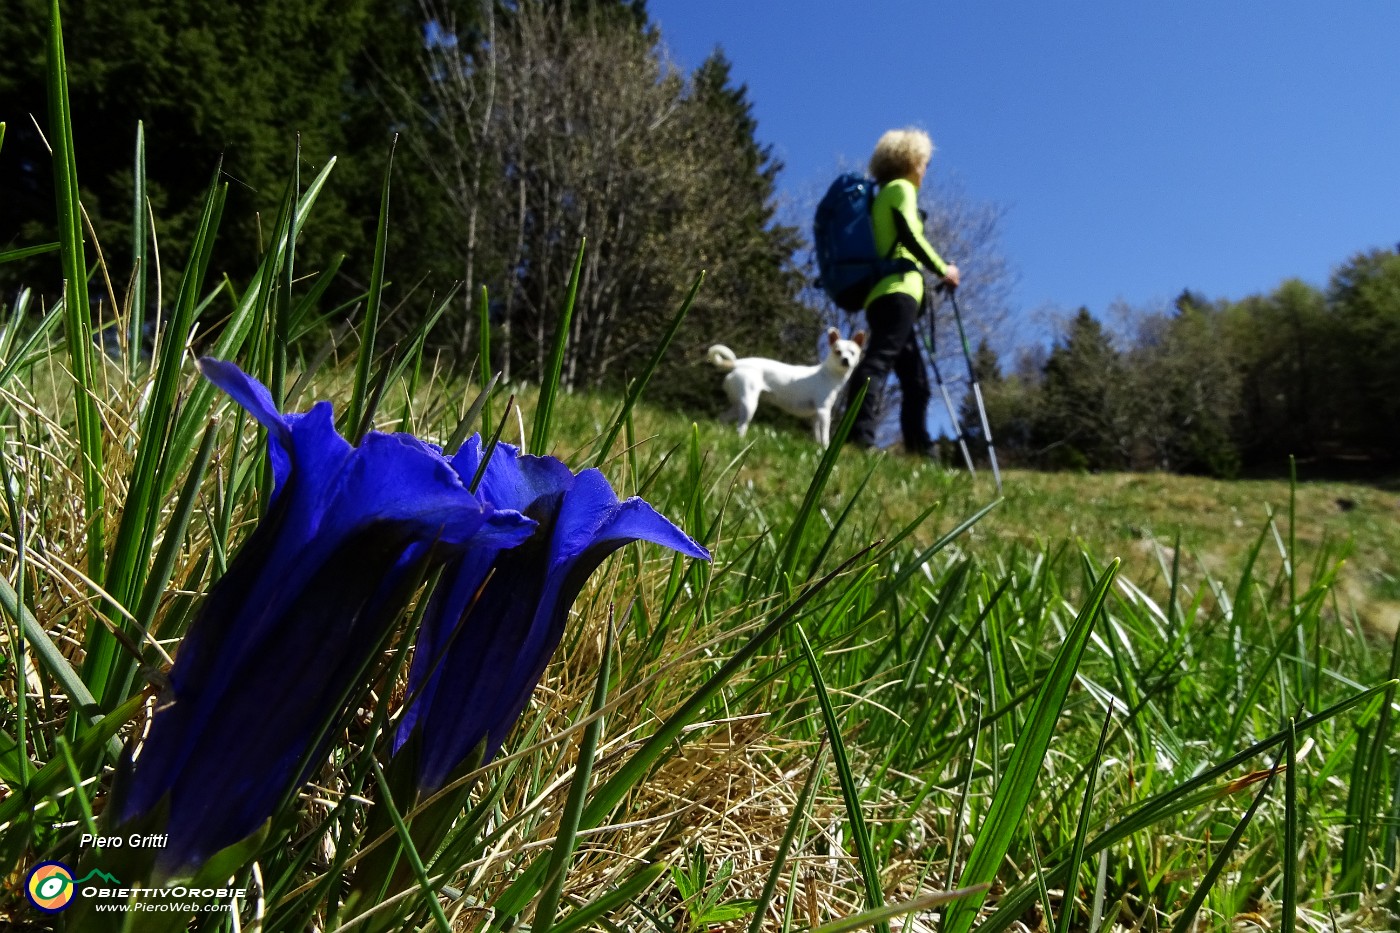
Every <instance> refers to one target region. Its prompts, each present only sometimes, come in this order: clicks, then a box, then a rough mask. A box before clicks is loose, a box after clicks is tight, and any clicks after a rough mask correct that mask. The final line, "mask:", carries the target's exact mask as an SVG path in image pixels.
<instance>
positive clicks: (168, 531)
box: [136, 420, 219, 633]
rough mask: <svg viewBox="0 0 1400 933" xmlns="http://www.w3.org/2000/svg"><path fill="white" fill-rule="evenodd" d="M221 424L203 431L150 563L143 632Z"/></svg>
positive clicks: (141, 610)
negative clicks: (157, 548) (202, 436)
mask: <svg viewBox="0 0 1400 933" xmlns="http://www.w3.org/2000/svg"><path fill="white" fill-rule="evenodd" d="M218 433H219V423H218V421H214V420H211V421H210V422H209V427H208V428H207V429H206V430H205V432H204V439H203V440H202V441H200V444H199V452H198V453H196V454H195V458H194V465H193V466H192V467H191V468H190V473H189V476H187V477H186V478H185V487H184V489H183V490H181V492H180V497H179V499H178V500H176V503H175V511H174V512H173V513H172V514H171V516H170V521H169V523H168V524H167V525H166V526H165V534H164V536H163V538H162V540H161V545H160V550H159V551H157V552H156V557H155V562H154V563H153V564H152V565H151V571H150V573H149V574H147V575H146V586H145V589H144V590H143V591H142V593H141V602H140V603H139V604H138V606H137V610H136V620H137V624H138V625H139V626H140V629H141V632H142V633H144V632H147V631H149V630H150V627H151V624H152V623H153V622H154V621H155V616H156V608H157V607H158V606H159V604H160V598H161V596H162V595H163V594H164V593H165V588H166V586H167V584H169V583H170V578H171V576H172V575H173V573H174V570H175V561H176V559H177V558H178V556H179V552H180V547H181V545H182V544H183V543H184V539H185V530H186V529H187V528H188V527H189V523H190V518H191V517H192V516H193V515H194V506H195V500H196V499H198V497H199V489H200V484H201V482H202V481H203V480H204V473H205V471H206V470H207V469H208V468H209V461H210V460H211V459H212V458H213V454H214V442H215V441H216V440H217V438H218Z"/></svg>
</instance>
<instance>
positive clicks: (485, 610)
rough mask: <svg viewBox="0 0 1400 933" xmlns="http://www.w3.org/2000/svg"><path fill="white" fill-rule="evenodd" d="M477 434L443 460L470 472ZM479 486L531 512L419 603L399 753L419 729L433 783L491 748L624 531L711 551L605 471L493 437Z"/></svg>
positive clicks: (423, 771)
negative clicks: (529, 523) (529, 452)
mask: <svg viewBox="0 0 1400 933" xmlns="http://www.w3.org/2000/svg"><path fill="white" fill-rule="evenodd" d="M481 459H482V444H481V439H480V438H479V437H473V438H470V439H469V440H468V441H467V443H466V444H465V445H464V446H463V447H462V449H461V450H460V451H459V452H458V453H457V455H456V456H455V457H454V458H453V459H452V465H453V467H454V468H456V470H457V472H458V474H459V475H461V476H462V477H463V478H464V480H466V481H467V482H470V481H471V479H472V478H473V477H474V476H475V475H476V473H477V469H478V467H479V466H480V465H481ZM477 493H478V494H479V495H480V496H481V498H482V500H483V501H486V502H489V503H491V505H493V506H495V507H496V508H503V509H512V510H515V511H518V512H522V513H524V514H525V515H527V516H529V517H530V518H532V519H534V520H535V521H536V522H537V523H538V524H537V525H536V527H535V529H534V532H533V534H532V535H531V536H530V539H529V540H528V541H526V542H525V543H524V544H521V545H519V546H517V547H513V548H510V549H506V548H497V549H495V551H494V553H493V551H492V549H491V548H490V547H477V546H473V547H472V548H470V549H469V550H468V551H467V552H466V553H465V554H463V555H462V557H460V558H458V559H456V560H455V561H454V562H452V563H450V564H449V565H448V567H447V569H446V570H445V571H444V574H443V577H442V580H441V582H440V583H439V585H438V588H437V590H436V592H435V593H434V595H433V597H432V599H431V600H430V601H429V603H428V607H427V611H426V612H425V614H424V618H423V625H422V628H421V630H420V632H419V637H418V643H417V645H416V646H415V648H414V656H413V664H412V666H411V667H410V669H409V680H408V697H409V700H410V705H409V707H408V709H407V710H406V711H405V713H404V716H403V719H402V720H401V722H400V724H399V729H398V732H397V734H396V736H395V743H394V751H395V752H396V753H397V752H398V751H399V750H400V749H402V748H403V746H404V745H405V744H406V743H407V742H408V741H409V740H410V739H411V738H413V736H414V733H415V730H416V731H417V732H418V733H419V739H420V741H419V742H418V743H417V745H418V748H417V749H416V752H415V754H416V755H417V756H418V761H417V779H416V789H417V791H418V793H419V795H420V796H426V795H428V794H431V793H433V792H435V791H437V790H438V789H440V788H442V787H443V786H444V785H445V784H446V783H448V781H449V780H450V779H451V778H452V777H453V775H454V773H455V772H456V771H458V769H459V768H460V767H461V766H462V765H463V763H466V762H468V760H469V759H474V758H475V755H474V753H475V752H477V751H478V750H479V751H480V755H481V759H480V761H481V762H482V763H484V762H486V761H489V760H490V759H491V758H492V756H494V755H495V753H496V752H497V750H499V749H500V747H501V743H502V742H503V741H504V740H505V738H506V735H507V733H508V732H509V731H510V728H511V726H513V725H514V724H515V721H516V720H517V719H518V718H519V717H520V714H521V713H522V712H523V711H524V709H525V705H526V703H528V702H529V699H530V694H531V693H532V692H533V691H534V689H535V686H536V684H538V683H539V681H540V678H541V677H542V676H543V675H544V670H545V666H546V665H547V664H548V663H549V659H550V657H551V656H552V655H553V654H554V650H555V648H557V647H558V645H559V641H560V638H561V637H562V636H563V633H564V623H565V620H566V619H567V617H568V613H569V609H570V607H571V606H572V605H573V603H574V600H575V599H576V598H577V597H578V594H579V592H580V591H581V590H582V589H583V585H584V584H585V583H586V582H587V581H588V578H589V576H590V575H592V573H593V571H594V570H596V569H597V568H598V566H599V565H600V564H601V563H602V562H603V559H604V558H605V557H607V556H608V555H609V554H610V553H612V552H613V551H615V550H617V549H618V548H620V547H622V546H623V545H625V544H628V543H630V542H632V541H650V542H652V543H654V544H660V545H662V546H664V547H668V548H671V549H673V550H676V551H679V552H681V553H682V554H688V555H689V556H691V557H695V558H699V559H701V560H709V559H710V553H709V551H707V550H705V548H703V547H701V546H700V545H698V544H696V543H695V542H694V541H692V540H691V539H690V538H689V537H688V536H687V535H686V534H685V533H684V532H682V531H681V530H680V529H679V528H677V527H676V526H675V525H673V524H671V522H670V521H668V520H667V519H666V518H665V517H664V516H662V515H661V514H660V513H658V512H657V511H656V510H655V509H653V508H652V507H651V506H650V505H648V504H647V503H646V502H644V501H643V500H642V499H639V498H631V499H628V500H626V501H625V502H619V501H618V498H617V494H616V493H614V492H613V490H612V487H611V486H609V485H608V481H607V480H606V479H605V478H604V477H603V474H602V473H600V472H599V471H597V470H584V471H583V472H582V473H579V474H577V475H575V474H574V473H572V472H571V471H570V470H569V468H568V467H567V466H565V465H564V464H563V463H561V462H560V461H559V460H556V459H554V458H553V457H532V456H522V455H521V454H520V452H519V450H517V449H516V448H514V447H512V446H510V445H509V444H498V445H497V446H496V449H495V450H494V452H493V453H492V455H491V457H490V459H489V461H488V462H487V465H486V469H485V472H484V473H483V475H482V479H481V483H480V486H479V487H478V489H477Z"/></svg>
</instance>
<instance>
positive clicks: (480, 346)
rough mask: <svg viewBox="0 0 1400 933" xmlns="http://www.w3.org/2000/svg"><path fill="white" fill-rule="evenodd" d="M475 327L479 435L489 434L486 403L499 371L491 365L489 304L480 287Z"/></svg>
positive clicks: (489, 412) (489, 413) (489, 425)
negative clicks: (479, 416)
mask: <svg viewBox="0 0 1400 933" xmlns="http://www.w3.org/2000/svg"><path fill="white" fill-rule="evenodd" d="M476 327H477V334H476V338H477V354H478V356H477V369H479V370H480V373H479V377H480V379H481V399H482V402H481V404H482V409H481V433H482V434H490V433H491V409H490V408H489V407H487V403H488V402H489V401H490V398H491V387H492V386H494V385H495V384H496V377H497V376H499V375H500V373H501V371H500V370H498V369H495V368H494V367H492V365H491V302H490V301H489V300H488V298H487V294H486V286H485V285H483V286H481V295H480V298H479V299H478V301H477V304H476Z"/></svg>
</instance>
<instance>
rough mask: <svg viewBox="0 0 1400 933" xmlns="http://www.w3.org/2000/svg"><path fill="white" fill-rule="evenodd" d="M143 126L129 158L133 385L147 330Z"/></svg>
mask: <svg viewBox="0 0 1400 933" xmlns="http://www.w3.org/2000/svg"><path fill="white" fill-rule="evenodd" d="M146 218H147V207H146V126H145V124H144V123H142V122H141V121H140V120H137V121H136V152H135V155H134V156H133V158H132V193H131V301H130V304H129V305H128V306H127V310H126V314H127V331H126V333H127V357H126V367H127V368H126V373H127V378H128V379H130V380H131V381H132V382H135V381H136V377H137V374H138V373H139V372H140V368H141V344H142V341H143V339H144V337H145V330H146V284H147V282H149V281H150V258H149V255H148V250H147V248H146V246H147V244H146Z"/></svg>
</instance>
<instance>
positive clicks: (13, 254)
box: [0, 243, 63, 264]
mask: <svg viewBox="0 0 1400 933" xmlns="http://www.w3.org/2000/svg"><path fill="white" fill-rule="evenodd" d="M62 249H63V244H61V243H39V244H38V245H36V246H20V247H17V248H16V249H7V250H4V251H0V264H3V263H7V262H18V261H19V260H21V259H29V258H30V257H31V256H42V255H44V254H45V253H57V252H59V251H60V250H62Z"/></svg>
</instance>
